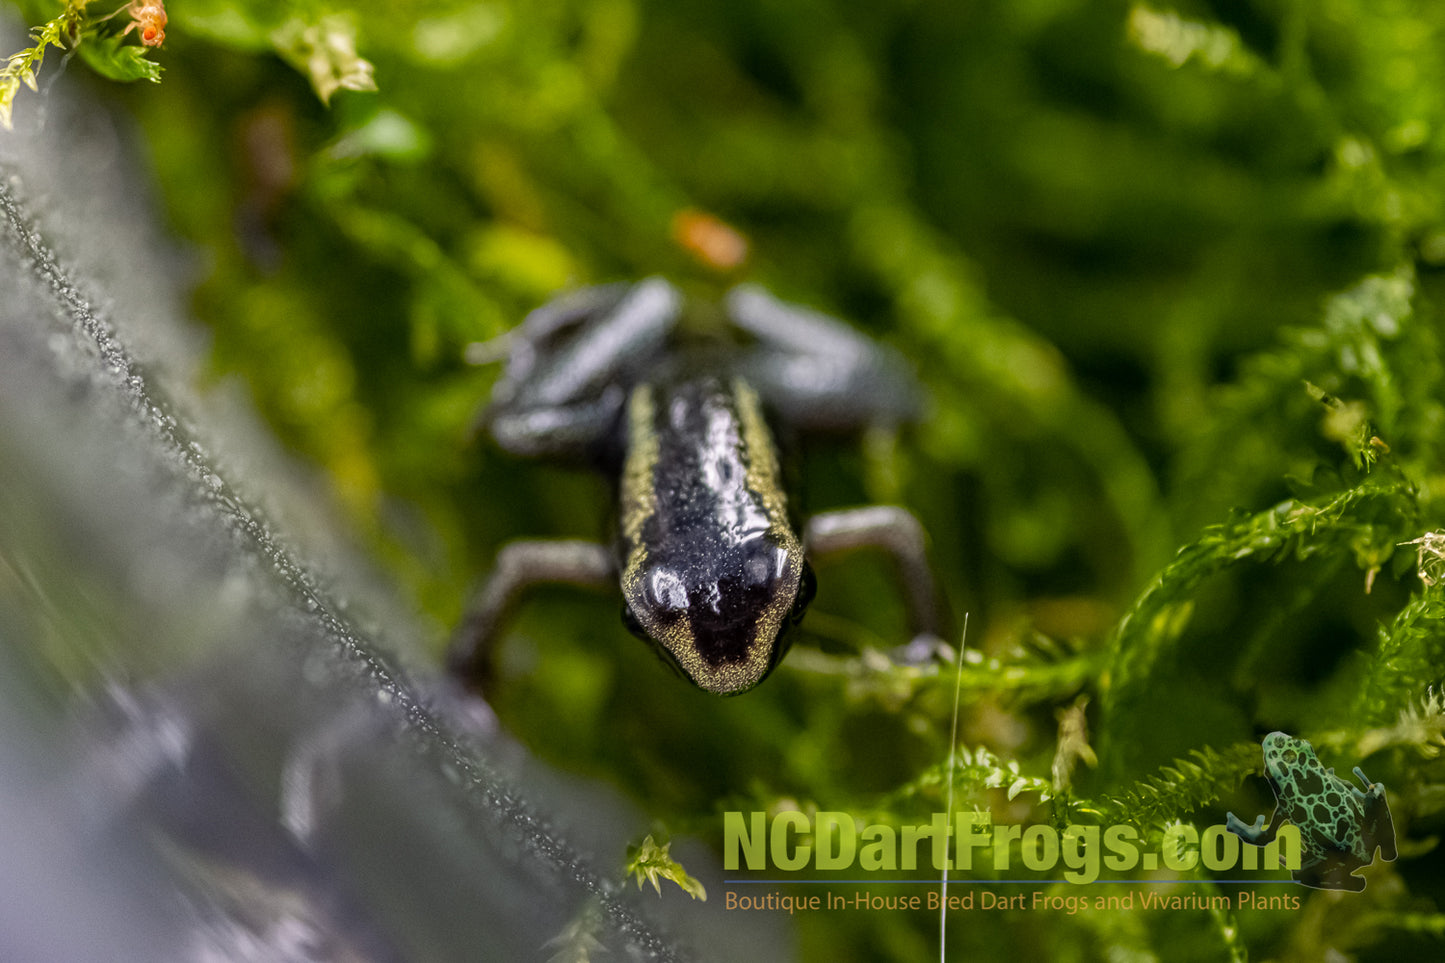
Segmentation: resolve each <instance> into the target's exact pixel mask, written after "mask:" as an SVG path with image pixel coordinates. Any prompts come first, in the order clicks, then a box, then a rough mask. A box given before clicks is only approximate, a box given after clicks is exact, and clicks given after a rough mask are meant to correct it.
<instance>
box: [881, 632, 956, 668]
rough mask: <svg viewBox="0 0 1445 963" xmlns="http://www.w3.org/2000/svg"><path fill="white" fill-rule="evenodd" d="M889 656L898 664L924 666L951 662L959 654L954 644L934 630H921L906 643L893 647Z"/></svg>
mask: <svg viewBox="0 0 1445 963" xmlns="http://www.w3.org/2000/svg"><path fill="white" fill-rule="evenodd" d="M888 658H889V659H890V660H892V661H893V663H894V664H896V665H906V666H913V667H915V668H922V667H924V666H929V665H936V664H939V663H951V662H953V661H954V660H955V659H956V658H958V654H957V653H956V652H955V651H954V648H953V646H951V645H949V644H948V643H947V642H945V641H943V640H942V639H941V638H939V637H938V636H936V635H934V634H933V633H932V632H920V633H919V634H918V635H915V636H914V637H913V638H912V639H910V640H909V641H908V642H907V643H906V644H904V645H900V646H898V648H896V649H891V650H890V651H889V652H888Z"/></svg>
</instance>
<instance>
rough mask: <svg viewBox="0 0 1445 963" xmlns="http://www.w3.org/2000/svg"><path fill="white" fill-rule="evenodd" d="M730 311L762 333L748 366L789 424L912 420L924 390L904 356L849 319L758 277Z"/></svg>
mask: <svg viewBox="0 0 1445 963" xmlns="http://www.w3.org/2000/svg"><path fill="white" fill-rule="evenodd" d="M726 307H727V313H728V317H729V318H730V320H731V321H732V323H733V324H734V325H736V326H737V327H738V328H739V329H740V330H742V331H744V332H746V333H747V334H749V335H751V336H752V337H754V338H756V339H757V344H756V346H755V347H754V348H753V349H752V350H747V351H744V353H743V356H742V358H741V361H740V367H741V369H742V374H743V375H744V377H745V378H746V379H747V380H748V382H749V383H750V384H752V385H753V386H754V387H755V388H756V389H757V390H758V391H759V393H760V394H762V396H763V398H764V399H765V400H766V401H767V402H768V404H769V405H770V407H772V408H774V409H776V410H777V411H779V412H781V413H782V414H783V416H784V417H785V418H786V420H787V421H788V423H789V424H791V425H794V426H796V427H799V428H804V429H823V430H848V429H856V428H862V427H867V426H872V425H884V426H887V425H896V424H900V423H902V422H907V421H913V420H915V419H916V418H917V417H918V416H919V414H920V413H921V410H922V407H923V404H922V400H923V398H922V392H921V390H920V389H919V387H918V384H917V382H916V380H915V379H914V377H913V373H912V371H911V370H910V369H909V366H908V364H907V362H906V361H904V359H903V358H902V357H901V356H900V355H898V354H897V353H896V352H894V351H892V350H890V349H888V348H886V347H884V346H883V345H880V344H878V343H877V342H875V341H872V340H870V339H869V338H867V337H865V336H864V335H862V334H860V333H858V332H857V331H855V330H853V329H852V328H850V327H849V326H848V325H846V324H844V323H843V322H841V321H839V320H837V319H836V318H832V317H829V316H828V315H826V314H822V313H820V312H817V311H811V310H809V309H807V308H803V307H799V306H797V305H793V304H787V303H785V302H783V301H779V300H778V299H777V298H775V297H773V296H772V295H771V294H769V293H768V292H767V291H764V290H763V289H762V288H760V287H756V286H754V285H741V286H739V287H736V288H734V289H733V290H732V291H730V292H729V293H728V297H727V304H726Z"/></svg>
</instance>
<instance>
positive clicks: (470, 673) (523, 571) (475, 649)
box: [447, 540, 617, 692]
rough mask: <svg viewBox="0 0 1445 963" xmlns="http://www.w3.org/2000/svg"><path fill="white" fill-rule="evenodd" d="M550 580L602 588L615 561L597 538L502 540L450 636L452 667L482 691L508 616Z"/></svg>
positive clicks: (613, 577) (611, 580) (612, 579)
mask: <svg viewBox="0 0 1445 963" xmlns="http://www.w3.org/2000/svg"><path fill="white" fill-rule="evenodd" d="M549 582H558V583H565V584H570V585H578V586H583V587H587V588H607V587H609V586H615V585H616V584H617V566H616V563H615V562H614V561H613V557H612V552H611V551H610V550H609V549H608V548H607V547H606V546H604V545H599V544H597V543H596V542H582V541H563V540H538V541H525V542H511V543H509V544H507V545H504V546H502V550H501V551H500V552H498V553H497V562H496V567H495V568H493V569H492V572H491V574H490V575H489V576H488V577H487V580H486V583H485V584H484V585H483V586H482V589H481V591H480V592H478V593H477V595H476V596H475V598H474V600H473V602H472V603H471V605H470V606H468V608H467V613H466V615H465V616H464V617H463V619H462V622H461V625H460V626H459V627H458V628H457V631H456V635H455V636H454V637H453V639H452V644H451V649H450V651H449V652H448V655H447V664H448V666H449V668H450V669H451V671H452V672H453V673H454V674H455V675H457V676H458V677H460V678H461V679H462V680H463V681H464V682H465V683H466V684H467V685H468V686H469V687H471V688H474V689H476V690H477V691H480V692H485V691H486V689H487V688H488V686H489V685H490V683H491V681H492V670H493V664H492V663H493V656H494V652H495V649H496V641H497V638H498V636H499V634H500V633H501V630H502V627H503V625H504V624H505V622H506V620H507V617H508V616H509V615H510V614H511V612H512V610H513V609H515V607H516V605H517V603H518V602H520V601H521V599H522V597H523V596H524V595H525V594H526V593H527V592H528V591H530V590H531V589H532V587H533V586H536V585H540V584H544V583H549Z"/></svg>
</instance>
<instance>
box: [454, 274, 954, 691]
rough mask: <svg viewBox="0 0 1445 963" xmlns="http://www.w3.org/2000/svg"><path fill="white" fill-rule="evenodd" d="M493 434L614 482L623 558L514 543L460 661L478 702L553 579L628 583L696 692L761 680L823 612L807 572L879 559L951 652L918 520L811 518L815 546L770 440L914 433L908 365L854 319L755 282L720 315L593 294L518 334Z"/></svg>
mask: <svg viewBox="0 0 1445 963" xmlns="http://www.w3.org/2000/svg"><path fill="white" fill-rule="evenodd" d="M507 349H508V350H507V366H506V370H505V373H504V374H503V376H502V378H501V379H500V381H499V382H498V383H497V385H496V387H495V388H494V390H493V394H492V400H491V404H490V405H489V406H488V408H487V410H486V412H485V416H484V422H485V426H486V428H487V430H488V431H489V432H490V433H491V435H492V437H493V438H495V439H496V441H497V442H498V444H500V445H501V447H503V448H505V449H506V450H508V451H510V452H512V453H514V454H519V455H527V456H540V457H552V458H561V459H567V460H572V461H583V462H585V463H588V464H590V465H592V466H593V467H595V468H597V469H598V470H600V471H602V472H604V473H605V474H606V475H608V477H610V478H611V479H612V480H613V482H614V483H615V490H616V516H617V517H616V529H615V530H616V536H615V538H614V539H613V541H612V544H610V545H600V544H596V543H592V542H579V541H536V540H533V541H523V542H513V543H511V544H509V545H506V546H504V547H503V549H502V550H501V552H500V553H499V554H498V556H497V563H496V567H495V569H494V571H493V572H492V574H491V576H490V578H489V579H488V580H487V582H486V583H485V585H484V586H483V588H482V590H481V592H480V593H479V594H478V597H477V599H476V601H475V602H474V603H473V604H472V606H471V607H470V608H469V610H468V613H467V615H466V617H465V619H464V621H463V623H462V626H461V628H460V629H459V631H458V634H457V638H456V640H455V642H454V643H453V646H452V652H451V664H452V667H453V669H454V671H456V672H458V673H459V674H461V675H462V676H463V677H465V678H467V679H468V680H470V681H471V682H472V683H473V684H474V685H476V686H478V687H483V688H484V687H485V685H486V683H487V681H488V675H489V671H490V668H489V667H490V662H491V656H490V653H491V650H492V648H493V647H494V644H495V641H496V638H497V636H498V634H499V633H500V629H501V626H502V624H503V622H504V620H505V617H506V614H507V612H508V610H509V609H510V608H511V607H512V606H513V605H514V604H515V603H516V602H517V600H518V599H519V598H520V597H521V596H522V594H524V592H525V591H526V590H527V589H528V588H530V587H531V586H533V585H535V584H538V583H541V582H549V581H550V582H570V583H573V584H580V585H596V586H607V585H610V586H614V587H616V588H619V589H620V590H621V594H622V597H623V603H624V605H623V621H624V623H625V624H626V625H627V626H628V628H629V629H631V630H632V631H633V632H634V633H635V634H636V635H638V636H640V637H642V638H643V639H646V640H647V641H648V642H649V643H651V644H652V645H653V647H654V648H655V650H656V651H657V652H658V654H659V655H660V656H662V658H663V659H664V660H665V661H666V662H668V663H670V664H671V665H672V666H673V667H674V668H676V669H677V670H678V671H679V672H680V673H681V674H682V675H684V676H685V677H686V678H688V679H689V680H691V681H692V682H693V683H694V684H695V685H697V686H698V687H699V688H702V689H705V690H708V691H710V692H716V693H721V694H731V693H738V692H743V691H746V690H747V689H750V688H752V687H753V686H755V685H757V684H758V683H759V682H761V681H762V680H763V679H764V678H765V677H766V676H767V675H768V674H769V673H770V672H771V671H772V670H773V669H774V668H775V667H776V666H777V665H778V663H779V661H780V660H781V659H782V657H783V655H784V653H785V652H786V651H787V649H788V645H789V642H790V636H789V630H790V629H791V627H792V626H793V625H794V624H796V623H797V622H798V621H799V620H800V619H801V618H802V616H803V612H804V610H805V608H806V607H807V605H808V603H809V601H810V600H811V599H812V597H813V591H814V579H813V570H812V566H811V564H810V559H815V558H817V557H819V556H822V555H828V554H835V553H839V552H844V551H848V550H851V549H854V548H859V547H867V546H873V547H878V548H881V549H883V550H885V551H887V552H888V553H890V554H891V555H892V556H893V558H894V560H895V561H896V562H897V567H898V571H899V575H900V581H901V583H902V586H903V588H904V592H905V596H906V602H907V606H908V609H909V612H910V615H911V618H912V622H913V625H912V633H913V639H912V642H910V643H909V644H908V645H907V646H904V647H903V648H902V649H901V650H900V651H902V652H903V653H905V654H906V655H907V656H908V657H911V658H918V659H922V658H927V657H928V656H930V655H932V654H933V653H935V652H941V651H942V650H943V649H944V648H945V647H944V646H943V645H942V643H941V642H940V641H939V639H938V634H937V633H938V613H937V609H936V600H935V594H934V589H933V580H932V576H931V574H930V572H929V568H928V565H927V562H926V559H925V555H924V537H923V531H922V528H921V527H920V526H919V524H918V522H917V520H916V519H915V518H914V517H913V516H912V515H911V514H910V513H909V512H908V511H906V510H905V509H902V508H899V507H896V506H869V507H865V508H854V509H846V510H841V511H833V512H828V513H826V514H821V515H816V516H814V517H813V518H811V519H810V520H809V521H808V523H807V525H806V526H804V527H803V528H802V529H801V531H799V529H798V528H797V526H795V524H794V519H793V516H792V514H791V512H790V508H789V504H788V498H787V496H786V494H785V491H784V485H783V471H782V467H781V464H780V458H781V455H780V452H779V447H778V445H777V444H776V442H775V435H774V432H775V431H776V430H778V429H781V430H782V431H783V432H786V433H787V435H788V436H789V437H792V436H796V435H798V434H802V433H807V432H821V431H840V430H841V431H855V430H858V429H861V428H865V427H869V426H875V425H877V426H890V425H897V424H899V423H901V422H904V421H907V420H910V419H912V418H914V417H915V416H916V414H917V412H918V409H919V406H920V405H919V401H920V392H919V390H918V387H917V385H916V384H915V383H914V381H913V378H912V375H911V373H910V372H909V370H908V368H907V366H906V365H905V364H904V363H903V361H902V359H901V358H899V357H898V356H897V355H895V354H893V353H892V352H890V351H888V350H887V349H885V348H884V347H882V346H881V345H878V344H875V343H874V342H872V341H870V340H869V339H867V338H865V337H863V336H862V335H860V334H858V333H857V332H855V331H853V330H852V329H851V328H849V327H848V326H846V325H844V324H843V323H841V322H839V321H837V320H834V319H833V318H830V317H827V316H825V315H822V314H818V313H817V312H813V311H809V310H807V309H804V308H800V307H796V306H793V305H789V304H785V303H783V302H781V301H778V300H776V299H775V298H773V297H772V296H771V295H769V294H768V293H767V292H765V291H763V290H762V289H760V288H757V287H752V286H743V287H738V288H735V289H733V290H732V291H731V292H730V293H729V295H728V296H727V298H726V299H725V301H724V302H723V304H722V305H721V306H720V310H718V309H711V310H710V309H708V308H707V307H705V306H703V307H699V306H691V307H690V306H689V305H687V304H686V303H685V302H684V300H683V298H682V296H681V294H680V293H679V292H678V290H677V289H676V288H674V287H673V286H672V285H671V284H668V283H667V282H666V281H662V280H660V279H650V280H647V281H642V282H639V283H635V284H631V283H628V284H615V285H607V286H601V287H593V288H585V289H582V290H580V291H577V292H575V293H573V294H570V295H566V296H564V297H562V298H559V299H558V300H556V301H553V302H552V303H550V304H547V305H544V306H543V307H541V308H539V309H538V310H536V311H534V312H533V313H532V314H531V315H529V316H528V317H527V319H526V321H524V322H523V323H522V325H521V326H520V327H518V328H517V329H516V330H515V331H514V332H512V334H511V335H510V336H509V338H508V343H507Z"/></svg>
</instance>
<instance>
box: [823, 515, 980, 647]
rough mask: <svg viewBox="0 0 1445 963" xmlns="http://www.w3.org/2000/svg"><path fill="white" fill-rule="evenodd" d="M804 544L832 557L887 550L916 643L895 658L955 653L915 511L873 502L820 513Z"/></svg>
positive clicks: (913, 642) (909, 645) (909, 644)
mask: <svg viewBox="0 0 1445 963" xmlns="http://www.w3.org/2000/svg"><path fill="white" fill-rule="evenodd" d="M803 546H804V549H805V550H806V552H807V554H808V556H809V557H810V558H826V557H828V556H831V555H840V554H843V553H845V552H849V551H853V550H855V549H860V548H876V549H882V550H883V551H885V552H887V553H888V554H889V555H890V556H891V557H892V559H893V561H894V564H895V566H896V569H897V574H898V581H899V584H900V585H901V586H902V588H903V592H904V598H905V601H906V603H907V608H908V616H909V628H910V629H911V631H912V633H913V637H912V641H910V642H909V643H908V644H907V645H906V646H904V647H903V649H902V650H900V651H898V652H896V653H895V658H896V659H897V660H898V661H900V662H904V663H906V664H912V665H921V664H924V663H926V662H930V661H933V660H935V659H938V658H943V659H948V658H950V657H951V654H952V653H951V650H950V649H949V647H948V645H947V644H946V643H945V642H944V641H943V639H942V636H941V632H942V614H941V612H940V611H939V603H938V597H937V593H936V592H935V590H934V581H933V571H932V569H931V568H930V567H929V564H928V551H927V545H926V539H925V536H924V532H923V526H922V525H921V524H920V523H919V521H918V519H917V518H916V517H915V516H914V515H913V513H912V512H910V511H909V510H908V509H906V508H901V507H899V506H897V505H869V506H867V507H865V508H851V509H844V510H841V511H834V512H825V513H823V514H820V515H815V516H813V517H812V518H811V519H810V520H809V521H808V524H807V526H806V527H805V528H804V530H803Z"/></svg>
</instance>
